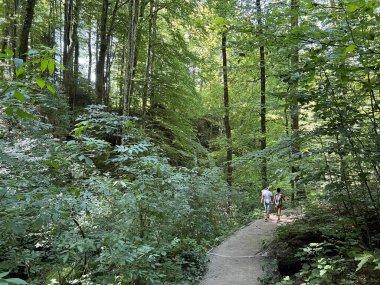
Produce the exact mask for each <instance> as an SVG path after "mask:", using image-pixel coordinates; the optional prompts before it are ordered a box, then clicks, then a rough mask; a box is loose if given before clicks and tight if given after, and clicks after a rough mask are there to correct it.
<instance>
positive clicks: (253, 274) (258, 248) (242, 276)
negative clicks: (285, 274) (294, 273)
mask: <svg viewBox="0 0 380 285" xmlns="http://www.w3.org/2000/svg"><path fill="white" fill-rule="evenodd" d="M282 221H283V222H282V223H281V224H284V223H288V222H291V219H290V218H287V217H286V216H283V217H282ZM278 226H279V225H278V224H277V223H276V216H275V215H271V216H270V219H269V221H268V222H265V221H264V219H259V220H256V221H254V222H252V223H250V224H249V225H247V226H246V227H244V228H242V229H240V230H239V231H237V232H236V233H234V234H233V235H232V236H230V237H229V238H228V239H226V240H225V241H224V242H223V243H222V244H221V245H219V246H218V247H217V248H215V249H213V250H212V251H211V252H210V255H209V258H210V263H209V265H208V270H207V273H206V275H205V276H204V278H203V280H202V281H201V283H200V285H259V284H260V282H259V281H258V278H259V277H262V276H263V275H264V271H263V268H264V266H265V265H266V264H268V263H269V262H270V260H269V259H268V257H266V253H265V252H263V251H262V249H263V244H264V243H265V242H268V241H270V240H271V239H272V237H273V232H274V229H275V228H276V227H278Z"/></svg>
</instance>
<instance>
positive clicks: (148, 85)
mask: <svg viewBox="0 0 380 285" xmlns="http://www.w3.org/2000/svg"><path fill="white" fill-rule="evenodd" d="M149 3H150V4H149V5H150V7H149V26H148V33H149V34H148V48H147V55H146V57H147V60H146V67H145V82H144V91H143V102H142V114H141V125H142V128H144V129H145V127H146V119H147V118H146V114H147V103H148V98H151V97H152V81H153V78H152V76H153V42H154V40H155V36H156V18H157V11H156V8H155V3H154V0H150V1H149Z"/></svg>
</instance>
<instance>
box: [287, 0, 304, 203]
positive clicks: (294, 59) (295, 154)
mask: <svg viewBox="0 0 380 285" xmlns="http://www.w3.org/2000/svg"><path fill="white" fill-rule="evenodd" d="M290 5H291V7H290V11H291V18H290V21H291V28H292V30H293V31H294V30H296V29H297V28H298V14H299V0H291V3H290ZM290 68H291V70H292V73H293V75H294V78H293V79H292V80H291V83H290V92H291V96H290V102H289V107H290V118H291V130H292V145H291V155H292V158H293V159H298V158H299V156H300V145H299V137H298V131H299V111H300V107H299V104H298V92H297V86H298V78H297V76H296V74H297V70H298V68H299V48H298V45H297V44H295V45H294V47H293V48H292V50H291V55H290ZM298 171H299V167H297V166H296V165H294V164H293V165H292V173H297V172H298ZM298 179H299V177H298V175H296V177H294V179H293V181H292V187H293V193H292V197H291V198H292V200H294V198H295V195H296V194H297V195H298V194H300V195H301V194H302V190H301V189H300V187H297V186H298V185H297V181H298Z"/></svg>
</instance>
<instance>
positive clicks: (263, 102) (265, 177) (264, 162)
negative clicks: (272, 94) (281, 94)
mask: <svg viewBox="0 0 380 285" xmlns="http://www.w3.org/2000/svg"><path fill="white" fill-rule="evenodd" d="M256 9H257V24H258V34H259V36H260V37H262V36H263V23H262V22H263V21H262V11H261V3H260V0H256ZM260 40H262V38H260ZM259 49H260V120H261V139H260V148H261V150H265V149H266V147H267V137H266V132H267V125H266V78H265V49H264V45H263V44H261V45H260V48H259ZM261 179H262V189H264V188H265V187H267V186H268V173H267V158H266V157H265V156H263V158H262V160H261Z"/></svg>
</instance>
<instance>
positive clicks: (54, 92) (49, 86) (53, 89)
mask: <svg viewBox="0 0 380 285" xmlns="http://www.w3.org/2000/svg"><path fill="white" fill-rule="evenodd" d="M46 88H47V89H48V90H49V91H50V93H52V94H56V93H57V92H56V91H55V88H54V87H53V85H51V84H50V83H46Z"/></svg>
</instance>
